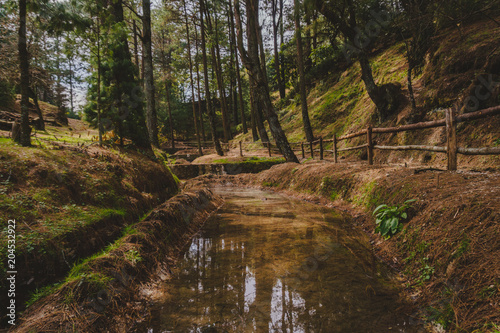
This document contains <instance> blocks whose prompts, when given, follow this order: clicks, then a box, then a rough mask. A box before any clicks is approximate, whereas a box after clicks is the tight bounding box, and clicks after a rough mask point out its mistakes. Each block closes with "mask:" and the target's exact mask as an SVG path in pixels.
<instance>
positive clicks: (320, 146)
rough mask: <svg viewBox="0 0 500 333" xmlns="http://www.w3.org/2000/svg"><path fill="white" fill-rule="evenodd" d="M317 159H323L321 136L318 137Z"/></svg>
mask: <svg viewBox="0 0 500 333" xmlns="http://www.w3.org/2000/svg"><path fill="white" fill-rule="evenodd" d="M319 159H320V160H323V137H322V136H321V137H320V138H319Z"/></svg>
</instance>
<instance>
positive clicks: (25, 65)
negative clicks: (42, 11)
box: [18, 0, 31, 147]
mask: <svg viewBox="0 0 500 333" xmlns="http://www.w3.org/2000/svg"><path fill="white" fill-rule="evenodd" d="M26 13H27V0H19V41H18V49H19V67H20V69H21V84H20V86H21V127H20V129H21V135H20V143H21V145H23V146H25V147H26V146H31V127H30V124H29V92H30V72H29V71H30V69H29V54H28V48H27V46H26V17H27V14H26Z"/></svg>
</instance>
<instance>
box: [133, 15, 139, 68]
mask: <svg viewBox="0 0 500 333" xmlns="http://www.w3.org/2000/svg"><path fill="white" fill-rule="evenodd" d="M132 23H133V25H132V27H133V32H132V33H133V34H134V59H135V65H136V66H137V74H138V77H140V70H139V45H138V44H139V43H138V41H137V36H138V34H139V33H138V32H137V23H136V22H135V20H132Z"/></svg>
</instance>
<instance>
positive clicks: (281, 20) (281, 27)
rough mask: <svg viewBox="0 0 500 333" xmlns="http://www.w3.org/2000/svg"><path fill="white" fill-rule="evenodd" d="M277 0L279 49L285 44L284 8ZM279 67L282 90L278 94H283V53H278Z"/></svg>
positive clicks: (284, 78)
mask: <svg viewBox="0 0 500 333" xmlns="http://www.w3.org/2000/svg"><path fill="white" fill-rule="evenodd" d="M278 1H279V5H280V16H279V18H280V49H281V46H283V45H284V44H285V28H284V20H285V18H284V12H283V8H284V4H283V1H284V0H278ZM279 59H280V68H281V89H282V90H283V91H280V95H281V94H283V95H285V91H286V76H285V57H284V55H283V54H281V53H280V57H279Z"/></svg>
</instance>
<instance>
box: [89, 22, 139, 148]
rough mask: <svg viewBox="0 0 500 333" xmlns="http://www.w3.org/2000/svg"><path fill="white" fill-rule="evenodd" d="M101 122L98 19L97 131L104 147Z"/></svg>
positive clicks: (99, 24) (99, 26)
mask: <svg viewBox="0 0 500 333" xmlns="http://www.w3.org/2000/svg"><path fill="white" fill-rule="evenodd" d="M134 26H135V25H134ZM102 130H103V128H102V124H101V23H100V20H99V19H97V132H98V133H99V146H101V147H102V132H103V131H102Z"/></svg>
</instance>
